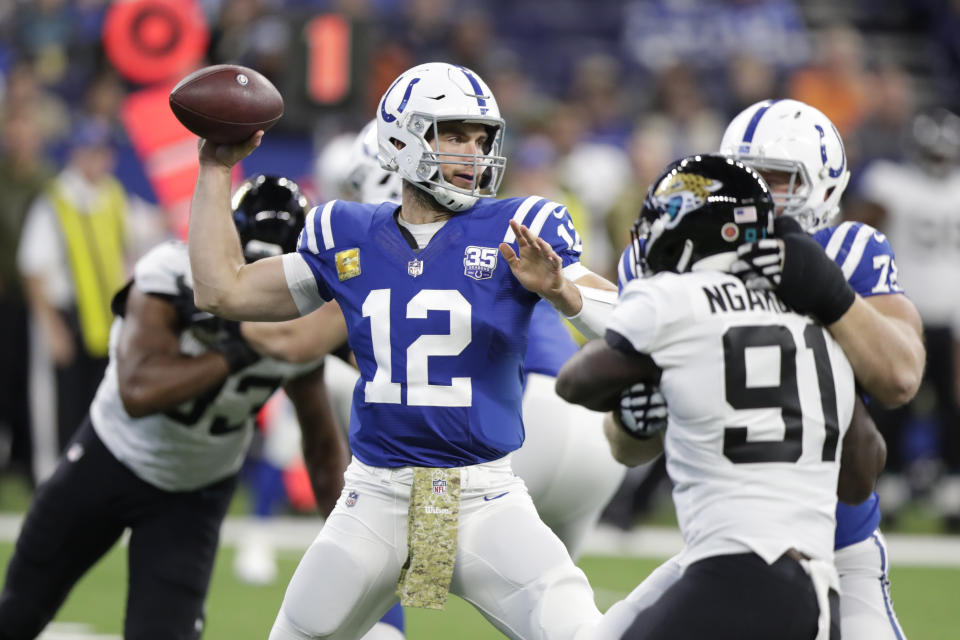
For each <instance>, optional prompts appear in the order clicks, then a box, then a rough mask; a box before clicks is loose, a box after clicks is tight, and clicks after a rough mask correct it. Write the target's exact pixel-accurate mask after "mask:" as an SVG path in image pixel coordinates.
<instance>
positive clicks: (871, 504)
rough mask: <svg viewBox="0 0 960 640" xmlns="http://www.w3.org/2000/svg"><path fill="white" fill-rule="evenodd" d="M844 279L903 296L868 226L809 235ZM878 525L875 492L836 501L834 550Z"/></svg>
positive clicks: (627, 256)
mask: <svg viewBox="0 0 960 640" xmlns="http://www.w3.org/2000/svg"><path fill="white" fill-rule="evenodd" d="M813 238H814V239H815V240H816V241H817V242H818V243H820V245H821V246H822V247H823V248H824V251H826V253H827V255H829V256H830V257H831V258H832V259H833V260H834V261H835V262H836V263H837V264H838V265H840V268H841V269H843V274H844V275H845V276H846V277H847V281H848V282H849V283H850V286H852V287H853V290H854V291H856V292H857V293H859V294H860V295H861V296H862V297H864V298H866V297H869V296H875V295H887V294H893V293H903V289H902V288H901V287H900V283H899V281H898V280H897V264H896V261H895V260H894V256H893V249H892V248H891V246H890V242H889V241H888V240H887V238H886V237H885V236H884V235H883V234H882V233H880V232H879V231H877V230H876V229H874V228H873V227H870V226H869V225H865V224H861V223H859V222H844V223H841V224H839V225H837V226H834V227H827V228H824V229H820V230H819V231H817V232H816V233H814V234H813ZM635 246H636V245H635V243H631V244H630V245H629V246H628V247H627V248H626V249H624V251H623V254H622V255H621V256H620V266H619V269H618V281H619V282H618V285H619V287H620V288H621V289H623V286H624V285H625V284H626V283H627V282H629V281H630V280H633V279H635V278H636V277H637V276H638V274H637V273H636V268H635V264H636V262H635V260H634V255H635V254H634V251H635ZM879 525H880V505H879V499H878V497H877V494H876V492H874V493H873V495H871V496H870V498H868V499H867V500H866V501H865V502H863V503H862V504H859V505H856V506H850V505H847V504H844V503H842V502H837V531H836V537H835V540H834V544H835V547H836V548H837V549H841V548H843V547H846V546H849V545H851V544H854V543H856V542H860V541H861V540H866V539H867V538H869V537H870V535H871V534H872V533H873V532H874V530H876V528H877V527H878V526H879Z"/></svg>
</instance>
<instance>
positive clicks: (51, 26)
mask: <svg viewBox="0 0 960 640" xmlns="http://www.w3.org/2000/svg"><path fill="white" fill-rule="evenodd" d="M72 31H73V27H72V25H71V21H70V14H69V11H68V6H67V2H66V0H35V1H34V2H23V3H20V7H19V9H18V12H17V16H16V38H17V44H18V45H19V47H18V48H19V49H20V51H22V52H23V53H24V54H25V55H26V56H27V57H28V59H30V60H34V61H36V70H37V73H38V75H39V77H40V78H41V80H42V82H43V83H44V84H46V85H54V84H56V83H58V82H59V81H60V80H61V78H63V76H64V75H65V74H66V73H67V66H68V64H69V62H70V57H69V53H70V52H69V45H70V40H71V36H72Z"/></svg>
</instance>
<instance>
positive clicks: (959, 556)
mask: <svg viewBox="0 0 960 640" xmlns="http://www.w3.org/2000/svg"><path fill="white" fill-rule="evenodd" d="M21 521H22V516H19V515H11V514H0V541H5V542H12V541H13V540H14V539H15V538H16V535H17V532H18V531H19V530H20V524H21ZM322 524H323V520H322V519H320V518H310V517H303V518H289V517H281V518H272V519H270V520H267V521H257V520H255V519H254V518H248V517H235V518H227V521H226V523H224V526H223V532H222V540H223V544H225V545H227V546H234V545H236V544H237V541H239V540H241V539H242V538H243V537H244V536H246V535H250V534H251V533H252V532H254V531H256V532H258V533H262V534H264V535H265V537H268V538H269V539H270V540H271V541H272V542H273V544H274V545H275V547H276V548H277V549H283V550H290V551H303V550H304V549H306V548H307V547H308V546H309V545H310V543H311V542H313V539H314V538H315V537H316V535H317V533H318V532H319V531H320V527H321V526H322ZM885 535H886V539H887V546H888V548H889V551H890V561H891V564H892V565H893V566H896V565H898V564H899V565H906V566H921V567H951V568H960V536H947V535H941V536H918V535H902V534H895V533H891V534H885ZM682 546H683V541H682V539H681V538H680V532H679V531H677V530H676V529H671V528H669V527H637V528H635V529H634V530H633V531H630V532H623V531H620V530H619V529H615V528H612V527H598V528H597V529H596V530H595V531H593V533H592V534H591V535H590V536H589V537H588V538H587V541H586V544H585V546H584V550H583V553H584V555H600V556H629V557H638V558H668V557H670V556H672V555H673V554H675V553H677V552H678V551H679V550H680V548H681V547H682ZM51 640H52V639H51Z"/></svg>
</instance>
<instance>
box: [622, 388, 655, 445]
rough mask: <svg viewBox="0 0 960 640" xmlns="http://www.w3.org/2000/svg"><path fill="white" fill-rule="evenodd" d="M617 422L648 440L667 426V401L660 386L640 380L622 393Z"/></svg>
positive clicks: (630, 432) (632, 433)
mask: <svg viewBox="0 0 960 640" xmlns="http://www.w3.org/2000/svg"><path fill="white" fill-rule="evenodd" d="M617 418H618V419H617V424H619V425H620V427H621V428H623V430H624V431H626V432H627V433H628V434H629V435H631V436H633V437H634V438H636V439H638V440H647V439H649V438H652V437H653V436H655V435H656V434H658V433H660V432H661V431H663V430H664V429H666V428H667V401H666V400H664V398H663V394H661V393H660V387H658V386H656V385H653V384H646V383H643V382H638V383H637V384H635V385H633V386H632V387H630V388H629V389H627V390H626V391H624V392H623V393H621V394H620V410H619V411H618V412H617Z"/></svg>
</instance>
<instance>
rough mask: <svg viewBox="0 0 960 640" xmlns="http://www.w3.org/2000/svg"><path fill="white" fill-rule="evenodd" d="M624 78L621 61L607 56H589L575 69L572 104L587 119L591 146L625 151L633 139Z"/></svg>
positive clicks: (587, 132) (570, 99)
mask: <svg viewBox="0 0 960 640" xmlns="http://www.w3.org/2000/svg"><path fill="white" fill-rule="evenodd" d="M621 75H622V70H621V68H620V63H619V61H618V60H617V59H616V58H613V57H611V56H608V55H605V54H594V55H591V56H586V57H585V58H583V59H582V60H580V61H579V62H578V63H577V65H576V67H575V68H574V71H573V82H572V83H571V86H570V90H569V101H570V103H572V104H573V105H575V106H577V107H578V108H579V109H580V112H581V113H582V114H584V115H585V116H586V117H587V121H586V123H585V124H586V136H587V138H588V139H589V140H591V141H592V142H598V143H603V144H611V145H615V146H618V147H621V148H622V147H623V146H625V144H626V140H627V137H628V136H629V135H630V123H629V121H628V120H627V118H626V115H625V105H624V92H623V90H622V85H621Z"/></svg>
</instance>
